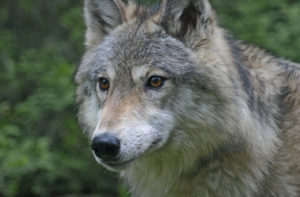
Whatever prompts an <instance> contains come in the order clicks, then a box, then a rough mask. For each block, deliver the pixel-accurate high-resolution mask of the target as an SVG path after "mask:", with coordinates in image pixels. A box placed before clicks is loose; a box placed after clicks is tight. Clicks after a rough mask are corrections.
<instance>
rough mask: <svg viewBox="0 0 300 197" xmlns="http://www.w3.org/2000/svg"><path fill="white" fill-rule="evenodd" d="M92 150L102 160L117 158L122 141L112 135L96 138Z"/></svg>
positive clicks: (102, 135)
mask: <svg viewBox="0 0 300 197" xmlns="http://www.w3.org/2000/svg"><path fill="white" fill-rule="evenodd" d="M91 148H92V149H93V151H94V153H95V154H96V155H97V156H98V157H100V158H102V159H105V158H112V157H116V156H117V155H118V154H119V151H120V140H119V139H118V138H116V137H115V136H113V135H111V134H107V133H105V134H101V135H99V136H96V137H94V139H93V141H92V144H91Z"/></svg>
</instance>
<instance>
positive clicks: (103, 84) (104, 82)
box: [98, 77, 109, 91]
mask: <svg viewBox="0 0 300 197" xmlns="http://www.w3.org/2000/svg"><path fill="white" fill-rule="evenodd" d="M98 83H99V89H100V90H101V91H107V90H108V89H109V81H108V79H106V78H103V77H101V78H99V82H98Z"/></svg>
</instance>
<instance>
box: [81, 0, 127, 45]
mask: <svg viewBox="0 0 300 197" xmlns="http://www.w3.org/2000/svg"><path fill="white" fill-rule="evenodd" d="M124 7H125V5H124V4H123V2H122V0H85V4H84V17H85V23H86V26H87V31H86V35H85V45H86V46H87V47H91V46H93V45H95V44H97V43H100V42H101V40H102V38H103V37H104V36H105V35H106V34H108V33H110V32H111V31H112V29H114V28H115V27H116V26H117V25H120V24H121V23H122V20H123V19H122V18H123V14H122V12H123V10H124Z"/></svg>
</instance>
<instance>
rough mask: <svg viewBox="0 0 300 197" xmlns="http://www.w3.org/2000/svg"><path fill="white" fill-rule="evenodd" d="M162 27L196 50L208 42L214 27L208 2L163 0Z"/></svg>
mask: <svg viewBox="0 0 300 197" xmlns="http://www.w3.org/2000/svg"><path fill="white" fill-rule="evenodd" d="M162 9H164V13H163V18H162V21H161V22H162V26H163V27H164V28H165V29H166V31H167V32H168V33H170V34H171V35H173V36H174V37H176V38H178V39H180V40H181V41H182V42H184V43H185V44H186V45H187V46H188V47H191V48H196V47H198V46H200V45H202V44H203V43H204V42H205V41H207V40H209V39H210V38H211V37H212V36H213V33H214V29H215V26H216V21H215V14H214V11H213V10H212V8H211V5H210V3H209V0H163V3H162Z"/></svg>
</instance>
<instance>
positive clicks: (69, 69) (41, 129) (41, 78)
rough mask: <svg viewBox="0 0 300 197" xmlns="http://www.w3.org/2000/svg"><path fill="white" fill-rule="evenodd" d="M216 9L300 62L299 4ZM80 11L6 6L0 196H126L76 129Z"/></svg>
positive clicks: (27, 0) (1, 42) (4, 1)
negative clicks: (76, 74)
mask: <svg viewBox="0 0 300 197" xmlns="http://www.w3.org/2000/svg"><path fill="white" fill-rule="evenodd" d="M145 1H146V0H145ZM146 2H147V3H148V4H151V3H153V1H152V2H151V1H146ZM212 3H213V5H214V8H215V9H216V10H217V13H218V18H219V22H220V24H221V25H222V26H223V27H225V28H227V29H228V30H229V31H230V32H231V33H232V34H233V35H234V36H235V37H236V38H238V39H242V40H246V41H247V42H250V43H254V44H256V45H259V46H261V47H264V48H266V49H267V50H268V51H271V52H272V53H273V54H275V55H278V56H282V57H284V58H287V59H291V60H294V61H298V62H300V52H299V51H300V26H299V24H300V1H299V0H226V1H225V0H223V1H222V0H212ZM82 4H83V1H82V0H80V1H75V0H48V1H47V0H1V6H0V196H3V197H35V196H41V197H56V196H57V197H76V196H89V197H92V196H98V197H99V196H104V197H110V196H112V197H116V196H120V197H125V196H127V194H126V190H125V189H124V186H122V184H121V183H120V182H119V181H118V177H117V175H115V174H112V173H110V172H108V171H106V170H104V169H103V168H102V167H100V166H99V165H98V164H96V162H95V160H94V158H93V156H92V153H91V150H90V149H89V142H88V140H87V139H86V138H85V137H84V135H83V134H82V133H81V131H80V129H79V128H78V125H77V122H76V111H77V109H76V108H77V107H76V105H75V103H74V89H75V87H74V84H73V82H72V75H73V73H74V71H75V69H76V67H77V65H78V64H79V62H80V58H81V55H82V53H83V51H84V47H83V35H84V30H85V26H84V23H83V11H82Z"/></svg>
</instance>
